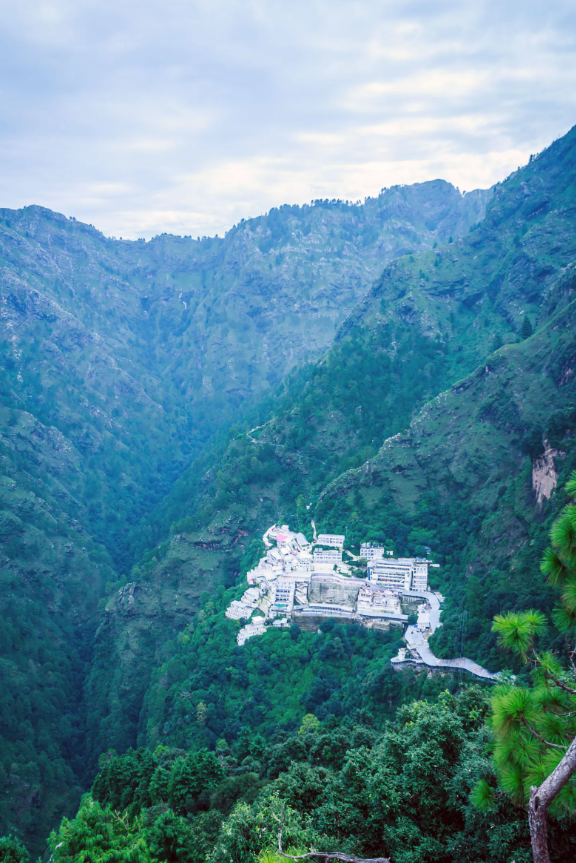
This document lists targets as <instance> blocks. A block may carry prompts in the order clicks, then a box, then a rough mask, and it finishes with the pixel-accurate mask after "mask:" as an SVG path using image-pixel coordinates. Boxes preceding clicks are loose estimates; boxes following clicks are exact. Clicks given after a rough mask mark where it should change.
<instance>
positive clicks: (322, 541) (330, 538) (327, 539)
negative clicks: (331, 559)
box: [316, 533, 346, 548]
mask: <svg viewBox="0 0 576 863" xmlns="http://www.w3.org/2000/svg"><path fill="white" fill-rule="evenodd" d="M345 539H346V537H345V536H344V535H343V534H341V533H319V534H318V537H317V539H316V542H317V543H318V544H319V545H331V546H333V547H334V548H342V547H343V546H344V540H345Z"/></svg>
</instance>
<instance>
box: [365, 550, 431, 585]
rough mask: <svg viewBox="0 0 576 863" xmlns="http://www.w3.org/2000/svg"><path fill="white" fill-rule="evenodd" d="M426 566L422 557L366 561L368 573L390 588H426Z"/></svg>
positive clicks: (370, 576) (426, 563)
mask: <svg viewBox="0 0 576 863" xmlns="http://www.w3.org/2000/svg"><path fill="white" fill-rule="evenodd" d="M428 566H429V563H428V561H427V560H423V559H422V558H414V557H400V558H394V557H391V558H381V559H376V560H371V561H369V562H368V575H369V578H370V581H374V582H377V583H378V584H381V585H383V586H384V587H388V588H390V589H391V590H396V591H404V590H428Z"/></svg>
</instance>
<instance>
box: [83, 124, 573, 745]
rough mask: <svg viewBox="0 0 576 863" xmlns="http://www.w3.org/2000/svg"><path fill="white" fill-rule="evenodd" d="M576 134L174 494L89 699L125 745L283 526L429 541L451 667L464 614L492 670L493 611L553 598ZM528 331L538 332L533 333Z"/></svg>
mask: <svg viewBox="0 0 576 863" xmlns="http://www.w3.org/2000/svg"><path fill="white" fill-rule="evenodd" d="M575 139H576V132H575V131H574V130H573V131H572V132H571V133H570V134H569V135H568V136H566V137H565V138H564V139H562V140H561V141H558V142H556V143H555V144H554V145H552V147H550V148H549V149H548V150H547V151H545V152H544V153H543V154H541V156H539V157H538V158H537V159H536V160H534V161H532V162H531V163H530V164H529V165H528V166H526V167H525V168H523V169H521V170H520V171H518V172H516V173H515V174H513V175H512V176H511V177H510V178H509V179H508V180H507V181H506V182H504V183H503V184H501V185H500V186H498V187H497V189H496V191H495V197H494V200H493V202H492V204H491V205H490V206H489V208H488V211H487V215H486V218H485V219H484V220H483V221H482V222H481V224H480V225H479V226H477V227H476V228H475V229H474V230H473V231H471V232H470V233H469V234H467V235H466V236H464V237H462V238H461V239H459V240H455V241H454V242H452V243H448V244H446V245H445V246H443V247H440V248H437V249H433V250H431V251H429V252H424V253H422V254H420V255H418V256H417V255H411V254H409V255H406V256H404V257H403V258H401V259H399V260H397V261H395V262H393V263H391V264H390V265H389V266H388V267H386V268H385V269H384V272H383V274H382V276H381V277H380V278H379V279H378V280H377V281H376V283H375V284H374V286H373V287H372V289H371V290H370V291H369V292H368V294H367V296H366V298H365V299H364V300H363V301H362V302H361V303H360V304H359V305H358V306H357V308H356V309H355V311H354V312H353V313H352V314H351V315H350V316H349V318H348V319H347V320H346V321H345V322H344V323H343V325H342V326H341V328H340V330H339V332H338V335H337V338H336V341H335V344H334V345H333V346H332V348H331V349H330V351H329V352H328V353H327V355H326V356H325V357H324V358H322V359H321V360H320V361H319V362H318V363H317V364H316V365H315V366H314V367H313V368H312V369H311V371H310V373H309V375H308V377H307V379H306V380H305V381H304V383H303V385H302V387H301V389H300V391H299V392H291V393H289V394H288V395H287V396H286V400H285V402H284V404H283V405H281V406H280V409H279V410H277V411H276V415H275V417H274V418H273V420H272V421H270V422H269V423H267V424H266V425H265V426H264V427H263V428H260V429H259V430H256V431H254V432H253V433H252V434H251V435H249V436H240V435H239V436H238V437H237V438H236V439H235V440H234V441H232V442H231V443H230V445H229V446H228V447H227V448H225V449H224V450H223V451H222V452H221V453H220V454H216V456H217V458H216V457H215V458H214V459H213V460H212V461H211V463H210V464H208V465H206V463H198V464H197V465H196V466H195V467H193V468H192V469H191V470H190V471H189V472H188V473H186V474H184V475H183V476H182V477H181V478H180V479H179V481H178V482H177V483H176V485H175V487H174V489H173V492H172V493H171V495H169V496H168V498H166V499H165V500H164V501H163V503H162V505H161V506H160V507H159V508H158V509H157V510H156V512H155V514H154V519H155V521H156V522H158V523H161V524H164V525H165V530H166V533H167V532H168V528H169V526H170V524H171V523H172V537H171V539H170V541H169V542H167V543H165V544H163V545H161V546H160V547H159V548H158V549H157V550H156V552H155V553H154V554H153V555H152V554H149V555H148V556H147V557H145V559H144V561H143V563H142V566H141V567H139V569H138V573H137V579H138V580H137V582H136V586H135V589H134V604H133V605H132V607H131V610H130V612H129V616H128V612H126V611H124V609H123V608H122V607H120V606H119V605H118V601H117V600H114V601H113V602H112V603H111V604H110V606H109V612H108V615H107V619H106V620H105V621H104V622H103V624H102V627H101V629H100V631H99V635H98V639H97V641H98V650H99V654H98V655H99V662H98V665H97V666H96V665H95V666H94V670H93V678H92V684H91V685H92V687H93V689H92V692H93V694H94V696H96V693H98V698H99V700H98V710H99V711H100V714H99V715H100V716H101V717H112V716H114V718H113V719H112V718H111V719H110V725H111V726H114V727H115V728H117V729H120V728H121V729H122V734H121V736H122V740H123V741H124V743H126V741H127V740H128V739H135V738H136V736H137V735H138V734H139V735H140V737H139V739H140V742H144V741H145V740H146V739H147V735H148V734H151V735H152V737H151V739H153V740H161V739H162V731H161V729H162V727H163V723H165V722H168V719H169V711H170V710H171V709H172V708H170V707H168V706H166V708H165V709H164V708H162V709H160V708H158V703H159V702H158V701H157V700H156V701H155V704H154V714H153V717H152V716H151V714H150V713H149V708H150V698H151V695H150V689H149V688H148V687H149V683H148V681H149V679H150V677H149V675H150V669H151V668H153V667H154V665H156V667H158V668H159V667H160V666H161V665H162V663H163V662H165V661H168V660H169V658H170V653H171V650H172V647H171V644H170V642H169V641H168V639H171V638H173V637H175V635H176V634H177V632H178V631H179V629H180V628H181V627H182V625H183V622H184V621H185V620H186V618H187V616H188V617H189V616H191V615H192V614H193V613H194V612H195V611H196V610H197V609H198V608H199V607H200V605H201V604H203V603H204V602H205V601H206V599H207V598H208V597H209V593H210V591H213V590H215V589H217V587H218V586H222V585H229V584H232V583H234V580H235V579H236V578H237V577H238V574H239V573H240V572H241V571H242V569H243V568H245V567H246V565H247V561H248V560H249V558H250V555H251V554H253V553H254V548H255V547H254V545H253V543H254V540H255V539H256V538H257V537H258V536H259V535H261V533H262V532H263V531H264V529H265V528H266V527H267V526H269V524H271V523H272V522H274V521H278V520H282V521H286V522H289V523H290V524H291V526H294V527H299V528H300V529H302V530H307V529H308V527H309V521H310V517H311V515H312V514H313V513H315V519H316V524H317V525H319V526H322V527H325V528H329V529H331V530H335V531H339V532H346V534H347V536H348V537H349V539H350V540H351V541H352V542H359V541H361V540H364V539H367V540H376V539H378V540H382V541H385V542H386V543H387V544H388V545H389V546H393V547H395V548H396V549H397V551H399V552H400V553H422V552H423V549H424V547H425V546H429V547H432V548H433V550H434V553H435V554H436V555H437V556H438V558H439V560H440V561H441V563H442V568H441V570H440V575H439V579H438V581H437V585H436V586H437V587H441V588H442V590H443V591H444V592H446V593H447V594H448V601H447V612H446V624H445V626H444V627H443V629H441V630H440V633H439V635H438V637H437V644H436V650H437V652H439V653H440V654H443V655H450V653H451V651H453V650H455V649H456V650H459V649H460V645H461V639H462V632H461V623H460V622H459V621H461V615H462V614H463V612H464V611H466V613H467V615H468V620H469V626H468V630H467V638H468V639H469V645H468V648H467V651H468V655H472V656H474V657H475V658H477V659H478V660H479V661H481V662H482V663H483V664H487V665H490V666H491V667H497V665H498V664H499V663H500V662H501V661H502V659H501V657H499V656H498V655H497V653H496V652H495V650H494V644H493V641H492V636H491V633H490V621H491V617H492V615H493V614H495V613H497V612H498V611H499V610H502V609H505V608H511V607H519V608H520V607H521V608H523V607H528V606H530V605H534V606H537V607H544V608H548V607H549V606H550V603H551V601H552V600H551V595H550V592H549V590H548V589H547V588H546V587H545V586H544V585H543V584H542V580H541V578H540V576H539V572H538V560H539V556H540V552H541V550H542V548H543V546H544V544H545V542H546V523H547V520H548V519H549V518H550V517H551V515H552V514H553V512H554V511H556V510H557V509H558V507H559V506H560V505H561V502H562V496H561V489H562V482H563V477H565V475H566V472H567V471H568V470H569V469H570V467H571V465H573V454H572V448H571V442H572V440H573V434H574V423H575V420H576V415H575V414H574V412H573V411H572V406H573V405H574V404H575V393H574V390H573V369H574V368H575V362H576V355H575V354H574V348H573V345H574V309H573V297H574V284H575V282H574V275H573V269H572V267H571V263H572V262H573V261H575V260H576V225H575V218H574V217H575V214H576V192H575V189H576V144H575ZM526 319H527V320H528V321H529V324H530V328H535V330H536V332H535V334H534V335H533V336H531V337H529V338H523V340H522V338H521V335H520V334H521V332H526V327H525V326H524V322H525V321H526ZM545 439H546V440H548V441H549V442H551V443H550V445H551V446H552V447H553V448H555V449H556V450H557V451H559V452H562V453H564V454H565V455H564V456H561V457H559V459H558V461H557V462H555V464H556V468H555V469H556V472H557V473H558V475H559V479H558V486H557V488H556V491H555V493H554V495H553V496H552V499H551V500H550V502H549V503H547V502H546V501H541V502H540V503H538V501H537V499H536V497H535V495H534V492H533V489H532V486H531V479H530V478H531V473H532V463H533V461H534V459H538V458H540V457H541V456H542V453H543V452H544V449H545V446H546V445H545V442H544V440H545ZM243 561H244V564H243ZM204 590H207V591H208V593H206V594H205V596H204V598H203V599H202V596H201V595H202V591H204ZM126 645H129V649H127V648H126ZM107 666H108V667H114V669H115V671H114V682H113V685H112V686H111V688H110V689H109V690H108V691H107V695H106V697H105V698H104V697H103V693H102V686H104V687H105V688H106V687H107V686H108V684H107V682H106V676H105V669H106V667H107ZM163 679H164V678H163ZM166 680H167V681H168V678H166ZM174 685H175V686H176V689H175V692H177V685H176V684H174ZM166 686H167V687H169V686H170V683H169V682H167V683H166ZM119 691H121V692H122V698H121V699H120V698H118V692H119ZM175 697H176V696H175ZM91 703H94V704H95V703H96V702H95V701H93V702H91ZM162 703H164V702H162ZM169 703H170V702H169V700H168V701H167V704H169ZM124 710H128V711H129V723H127V722H122V719H121V718H122V717H123V716H125V715H127V714H125V713H123V711H124ZM164 710H165V712H163V711H164ZM95 715H96V714H95ZM106 721H108V720H106ZM94 732H95V737H94V741H95V743H94V745H95V746H96V748H98V746H99V745H102V744H101V741H102V739H103V738H98V734H97V729H96V727H95V729H94Z"/></svg>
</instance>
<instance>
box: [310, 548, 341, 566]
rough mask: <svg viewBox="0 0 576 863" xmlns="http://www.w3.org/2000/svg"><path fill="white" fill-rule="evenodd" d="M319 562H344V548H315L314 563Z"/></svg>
mask: <svg viewBox="0 0 576 863" xmlns="http://www.w3.org/2000/svg"><path fill="white" fill-rule="evenodd" d="M317 563H330V564H335V563H336V564H338V563H342V549H336V548H334V549H332V548H315V549H314V564H317Z"/></svg>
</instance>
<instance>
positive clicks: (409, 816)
mask: <svg viewBox="0 0 576 863" xmlns="http://www.w3.org/2000/svg"><path fill="white" fill-rule="evenodd" d="M487 708H488V703H487V699H486V697H485V693H484V692H483V691H482V690H480V689H479V688H478V687H468V688H465V689H464V690H462V691H461V692H460V693H459V694H458V695H457V696H452V695H450V694H449V693H448V692H443V693H440V694H439V696H438V697H437V698H436V699H434V701H433V702H431V703H430V702H426V701H414V702H413V703H412V704H410V705H407V706H405V707H402V708H400V709H399V711H398V713H397V715H396V716H395V718H394V721H393V722H388V723H387V724H385V726H384V727H383V728H382V729H380V730H379V729H378V728H377V727H375V726H374V724H373V720H372V718H371V716H370V714H369V713H367V712H365V711H362V710H358V711H355V712H351V713H349V714H348V715H347V716H346V717H345V718H343V719H337V718H336V717H335V716H332V717H330V718H329V719H327V720H326V721H324V722H320V723H318V722H311V721H309V717H306V719H305V721H304V722H303V723H302V725H301V727H300V729H299V730H298V732H297V733H293V734H291V735H287V734H286V733H285V732H281V731H280V730H278V731H277V732H276V734H275V735H272V736H269V737H266V738H265V737H263V736H261V735H259V734H257V733H255V732H254V731H252V730H248V728H247V727H246V728H244V731H243V733H242V734H241V735H240V736H239V738H238V741H237V743H236V744H235V745H234V746H233V747H230V746H229V745H228V744H227V743H226V741H225V740H224V739H222V738H221V739H220V740H219V741H218V743H217V744H216V747H215V750H214V752H213V753H210V752H208V751H207V750H205V749H195V750H192V751H189V752H187V751H185V750H182V749H174V748H168V747H165V746H160V747H158V748H157V749H156V750H155V752H154V753H152V752H150V751H149V750H138V751H130V752H128V753H126V754H125V755H123V756H114V755H112V754H107V755H105V756H103V758H102V760H101V772H100V774H99V775H98V776H97V778H96V781H95V783H94V786H93V789H92V793H91V795H86V796H85V798H84V799H83V802H82V806H81V807H80V810H79V813H78V815H77V816H76V818H75V819H74V820H73V821H66V820H65V821H64V822H63V824H62V826H61V827H60V829H59V830H58V831H56V832H54V833H53V834H52V837H51V839H50V847H51V851H52V855H53V859H54V861H56V863H59V861H72V860H74V861H76V860H78V859H85V857H84V855H86V854H87V853H90V855H91V856H90V859H91V860H94V861H99V860H104V859H110V858H109V856H107V855H110V854H114V855H115V857H114V859H118V860H128V859H139V860H149V861H151V863H152V861H164V860H167V861H181V863H205V861H210V863H211V861H214V863H216V861H218V863H219V861H222V860H227V861H230V863H262V861H264V860H276V857H275V856H274V852H275V849H276V848H277V842H278V833H279V826H280V821H281V819H282V818H284V831H283V845H284V848H289V847H293V848H298V849H299V853H304V852H305V851H306V850H308V849H311V848H313V849H321V850H322V849H328V850H340V851H344V852H346V853H349V854H356V855H362V856H365V857H375V856H388V855H390V856H391V857H392V859H393V860H394V861H399V863H415V861H416V863H431V861H433V860H439V859H441V860H444V861H447V863H450V861H454V863H456V861H458V863H477V861H479V860H491V861H492V860H493V861H510V860H512V859H514V860H516V861H518V863H528V861H529V859H530V852H529V848H530V841H529V835H528V829H527V825H526V823H525V818H524V815H523V813H522V811H520V810H518V809H516V808H515V807H514V806H512V805H511V804H510V803H509V802H508V800H507V798H506V796H505V795H503V794H501V793H500V792H499V790H498V784H497V782H498V780H497V778H496V775H495V773H494V770H493V767H492V764H491V759H490V756H489V755H488V754H487V753H486V746H487V743H488V742H489V733H488V731H487V729H486V726H485V724H484V717H485V715H486V712H487ZM478 774H482V775H483V776H485V777H487V778H488V779H489V781H490V782H492V783H493V784H494V785H495V786H496V788H497V795H496V803H495V807H494V809H493V810H492V811H491V812H490V813H489V814H485V813H482V812H479V811H478V810H477V809H476V808H475V807H474V806H473V805H472V803H471V799H470V795H471V790H472V787H473V784H474V781H475V778H476V776H477V775H478ZM574 842H575V839H574V835H573V832H572V831H570V829H569V828H567V826H566V825H563V824H562V822H558V823H557V822H555V821H553V822H552V824H551V847H552V852H553V855H554V860H558V861H560V860H568V859H570V857H571V855H573V853H574V850H575V845H574ZM130 854H132V855H133V856H132V857H130V856H129V855H130ZM136 855H137V856H136ZM266 855H268V856H266ZM279 859H281V858H279Z"/></svg>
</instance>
